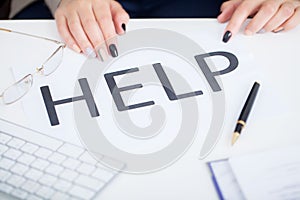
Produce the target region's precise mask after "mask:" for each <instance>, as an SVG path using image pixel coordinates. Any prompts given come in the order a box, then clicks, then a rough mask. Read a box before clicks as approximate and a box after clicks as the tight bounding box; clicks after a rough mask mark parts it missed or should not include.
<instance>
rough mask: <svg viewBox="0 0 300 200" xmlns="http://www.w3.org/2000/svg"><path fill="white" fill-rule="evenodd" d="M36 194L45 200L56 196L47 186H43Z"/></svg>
mask: <svg viewBox="0 0 300 200" xmlns="http://www.w3.org/2000/svg"><path fill="white" fill-rule="evenodd" d="M36 194H37V195H38V196H40V197H42V198H45V199H50V197H51V196H52V195H53V194H54V190H53V189H51V188H49V187H46V186H42V187H41V188H40V189H39V190H38V191H37V192H36Z"/></svg>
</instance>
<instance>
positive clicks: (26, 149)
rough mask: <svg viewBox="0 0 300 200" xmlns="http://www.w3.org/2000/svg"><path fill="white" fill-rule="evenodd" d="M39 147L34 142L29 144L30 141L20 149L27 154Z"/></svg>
mask: <svg viewBox="0 0 300 200" xmlns="http://www.w3.org/2000/svg"><path fill="white" fill-rule="evenodd" d="M38 148H39V147H38V146H37V145H35V144H31V143H26V144H24V145H23V146H22V148H21V150H22V151H24V152H26V153H29V154H33V153H34V152H35V151H36V150H37V149H38Z"/></svg>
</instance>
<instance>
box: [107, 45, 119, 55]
mask: <svg viewBox="0 0 300 200" xmlns="http://www.w3.org/2000/svg"><path fill="white" fill-rule="evenodd" d="M109 51H110V54H111V56H112V57H114V58H115V57H117V56H118V50H117V47H116V45H115V44H111V45H109Z"/></svg>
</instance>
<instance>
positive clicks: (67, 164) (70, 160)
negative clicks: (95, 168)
mask: <svg viewBox="0 0 300 200" xmlns="http://www.w3.org/2000/svg"><path fill="white" fill-rule="evenodd" d="M79 164H80V162H79V161H77V160H75V159H73V158H68V159H67V160H65V161H64V162H63V164H62V165H63V166H64V167H66V168H69V169H72V170H75V169H76V168H77V166H78V165H79Z"/></svg>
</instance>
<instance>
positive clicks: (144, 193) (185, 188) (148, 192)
mask: <svg viewBox="0 0 300 200" xmlns="http://www.w3.org/2000/svg"><path fill="white" fill-rule="evenodd" d="M0 26H1V27H6V28H11V29H14V30H18V31H23V32H27V33H34V34H36V35H43V36H47V37H50V38H57V39H59V35H58V33H57V31H56V28H55V23H54V22H53V21H0ZM145 27H153V28H162V29H169V30H174V31H177V32H179V33H182V34H184V35H186V36H188V37H190V38H192V39H194V41H196V42H198V43H199V44H201V46H202V47H203V48H204V49H205V50H206V51H208V52H209V51H216V50H226V49H227V48H230V44H229V45H228V44H227V46H226V44H221V43H219V41H221V37H222V33H223V29H224V27H225V25H220V24H218V23H217V22H216V20H214V19H202V20H199V19H193V20H131V21H130V23H129V25H128V30H129V31H130V30H134V29H139V28H145ZM204 31H207V32H208V34H206V35H211V37H215V39H216V42H215V43H208V42H207V41H211V40H206V39H205V38H201V37H199V34H200V33H203V32H204ZM200 35H201V34H200ZM299 35H300V27H297V28H296V29H295V30H292V31H290V32H287V33H278V34H274V33H267V34H257V35H255V36H252V37H249V36H244V35H242V34H239V35H237V37H236V38H234V40H232V42H231V43H232V44H231V45H235V46H237V47H238V46H240V47H241V48H242V51H243V53H246V54H247V55H248V54H249V56H250V57H251V58H252V59H253V60H255V62H254V63H253V65H259V72H252V71H251V70H250V71H249V73H254V74H255V73H259V74H257V76H259V78H260V79H261V80H262V81H263V85H262V90H261V92H260V93H261V94H260V95H261V97H260V101H259V102H257V105H256V107H255V109H254V111H253V113H252V114H251V115H252V117H250V118H251V119H249V123H248V125H247V128H246V129H245V132H244V133H245V134H243V137H242V138H241V140H240V141H238V143H237V144H236V145H235V146H234V148H232V147H231V146H230V145H229V143H230V142H229V141H230V140H231V136H232V131H233V128H234V126H235V120H236V118H237V116H238V113H239V111H240V104H241V101H236V99H240V96H241V95H244V96H245V95H246V94H247V91H248V89H249V82H248V83H246V82H243V81H241V78H239V77H238V75H236V76H233V77H230V78H229V77H224V78H223V79H222V82H223V86H224V88H225V90H226V102H227V103H226V112H227V114H226V119H225V123H224V127H223V131H222V132H223V134H222V137H221V138H220V140H219V142H218V143H217V146H216V148H215V149H214V151H213V152H212V153H211V154H210V155H209V156H208V157H207V158H206V159H204V160H199V159H198V156H199V152H200V146H201V144H202V143H203V138H201V137H197V138H196V140H195V142H194V143H193V145H192V147H191V148H190V149H189V150H188V151H187V152H186V154H185V155H184V156H183V157H182V158H181V159H179V160H178V161H177V162H176V163H175V164H173V165H172V166H170V167H168V168H166V169H164V170H161V171H158V172H156V173H151V174H144V175H130V174H121V175H120V176H119V177H118V178H117V179H116V180H114V181H113V182H112V183H111V184H110V185H109V187H107V188H106V189H105V190H104V191H103V192H102V193H101V194H100V195H99V199H112V200H114V199H132V200H133V199H145V200H147V199H149V200H150V199H151V200H152V199H218V197H217V194H216V192H215V188H214V186H213V184H212V181H211V176H210V174H209V171H208V169H207V167H206V165H205V163H206V162H207V161H208V160H214V159H218V158H224V157H228V156H231V155H237V154H244V153H248V152H257V151H261V150H266V149H270V148H276V147H281V146H287V145H291V144H300V134H299V133H298V132H299V130H298V126H297V125H298V123H299V116H298V113H299V111H300V106H299V103H298V102H299V100H300V95H299V94H300V92H299V89H298V87H299V85H300V79H299V78H298V74H299V72H300V69H299V67H300V59H299V52H300V45H299V44H300V37H299ZM4 40H5V37H3V35H1V37H0V43H1V44H2V42H4ZM6 45H8V44H7V43H6ZM12 45H13V46H15V48H16V47H17V46H18V45H22V44H12ZM9 48H10V46H3V45H1V47H0V55H1V69H0V70H1V73H0V80H1V85H0V91H2V89H4V88H5V87H6V86H7V85H8V84H9V83H10V82H11V81H12V77H11V72H10V70H9V68H10V67H11V65H13V64H18V59H15V58H16V57H15V56H17V54H15V53H17V52H18V49H17V48H16V49H14V50H7V49H9ZM29 50H30V51H32V49H30V48H29ZM30 51H28V52H26V53H22V54H23V55H19V56H21V57H26V56H27V57H29V55H31V54H30V53H32V52H30ZM70 52H71V51H70ZM34 53H37V52H34ZM12 54H13V55H12ZM68 55H69V56H72V57H74V58H76V59H78V60H84V59H85V58H84V56H82V55H78V54H76V53H74V52H71V53H69V54H68ZM21 64H22V63H19V65H21ZM233 86H235V87H233ZM240 90H242V91H243V92H242V93H241V92H238V91H240ZM255 116H259V117H255ZM0 117H2V118H5V119H7V120H10V121H14V122H16V123H19V124H22V125H25V126H28V124H27V121H26V116H25V114H24V112H23V109H22V104H21V102H20V103H16V104H14V105H12V106H2V105H1V106H0Z"/></svg>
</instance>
